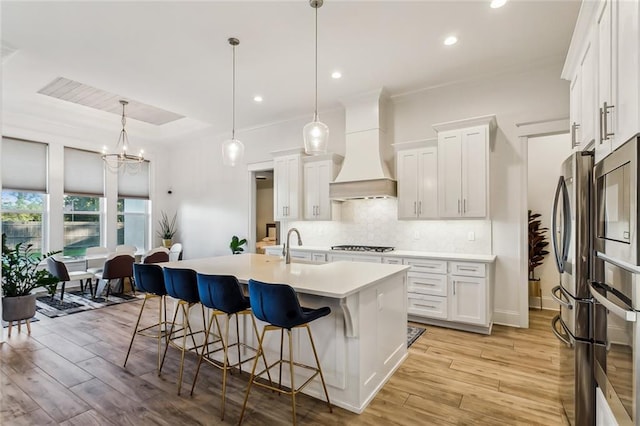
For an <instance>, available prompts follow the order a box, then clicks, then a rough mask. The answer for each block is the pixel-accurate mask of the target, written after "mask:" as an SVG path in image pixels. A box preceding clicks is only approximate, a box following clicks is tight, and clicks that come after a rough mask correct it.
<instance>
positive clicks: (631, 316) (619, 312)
mask: <svg viewBox="0 0 640 426" xmlns="http://www.w3.org/2000/svg"><path fill="white" fill-rule="evenodd" d="M589 291H590V292H591V295H592V296H593V298H594V299H596V302H598V303H600V304H601V305H602V306H604V307H605V308H607V310H608V311H609V312H611V313H612V314H614V315H615V316H617V317H620V318H622V319H623V320H625V321H627V322H636V318H637V315H638V313H637V312H636V311H628V310H626V309H623V308H621V307H620V306H618V305H616V304H615V303H613V302H612V301H610V300H609V299H607V298H606V296H603V295H602V294H600V293H599V292H598V291H597V290H596V287H595V286H594V285H593V284H591V285H590V286H589Z"/></svg>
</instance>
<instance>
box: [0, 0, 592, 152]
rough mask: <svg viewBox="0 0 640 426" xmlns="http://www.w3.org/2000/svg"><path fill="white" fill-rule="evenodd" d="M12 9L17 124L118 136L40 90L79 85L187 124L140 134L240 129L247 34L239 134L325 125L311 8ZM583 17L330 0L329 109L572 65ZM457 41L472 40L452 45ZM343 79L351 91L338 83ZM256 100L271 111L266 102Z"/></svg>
mask: <svg viewBox="0 0 640 426" xmlns="http://www.w3.org/2000/svg"><path fill="white" fill-rule="evenodd" d="M1 7H2V11H1V12H2V27H1V28H2V42H3V45H5V44H6V45H8V46H9V47H10V48H14V49H17V51H16V52H15V53H13V54H12V55H11V56H10V57H8V58H3V111H4V112H3V114H9V113H11V114H17V115H21V116H36V117H42V118H44V119H47V120H49V121H51V120H59V121H63V122H68V123H70V124H74V125H78V123H79V122H81V121H82V122H85V123H87V122H92V121H102V122H105V123H108V126H113V127H115V129H114V132H117V129H118V126H119V118H113V115H112V114H109V113H105V112H102V111H94V110H91V109H90V108H88V107H86V106H82V105H75V104H70V103H68V102H65V101H62V100H59V99H53V98H49V97H47V96H44V95H41V94H38V93H37V92H38V90H40V89H42V88H43V87H44V86H46V85H47V84H49V83H50V82H51V81H52V80H54V79H55V78H57V77H65V78H69V79H72V80H76V81H78V82H80V83H83V84H87V85H89V86H93V87H95V88H98V89H101V90H104V91H107V92H111V93H115V94H118V95H121V96H123V97H124V98H127V99H131V100H135V101H138V102H141V103H145V104H150V105H153V106H156V107H158V108H162V109H164V110H167V111H171V112H174V113H177V114H180V115H184V116H185V117H187V118H184V119H181V120H177V121H176V122H172V123H168V124H165V125H163V126H153V125H150V124H145V123H140V125H135V126H136V129H139V130H141V131H144V132H146V134H147V136H149V135H151V136H154V135H155V136H157V137H158V138H160V139H164V140H171V139H172V138H174V137H176V136H178V135H181V134H185V133H188V132H191V131H195V130H200V129H205V128H208V127H210V126H211V127H212V128H213V131H215V132H225V131H230V127H231V112H230V108H231V47H230V46H229V44H228V42H227V39H228V38H229V37H231V36H233V37H237V38H239V39H240V45H239V46H238V47H237V50H236V55H237V94H236V97H237V101H236V103H237V110H236V111H237V113H236V123H237V124H236V127H237V128H246V127H252V126H257V125H261V124H265V123H269V122H274V121H279V120H283V119H286V118H291V117H294V116H295V117H299V116H308V117H309V119H311V117H312V114H313V93H314V92H313V90H314V82H313V76H314V68H313V66H314V63H313V58H314V56H313V55H314V53H313V40H314V37H313V31H314V28H313V22H314V11H313V9H312V8H311V7H310V6H309V4H308V2H307V1H306V0H296V1H277V2H276V1H253V2H249V1H228V2H211V1H209V2H205V1H200V2H168V1H156V2H144V1H143V2H109V1H105V2H96V1H69V2H57V1H47V2H25V1H19V2H18V1H15V2H12V1H2V4H1ZM579 7H580V2H579V0H571V1H561V0H559V1H541V0H511V1H509V2H508V3H507V5H506V6H504V7H503V8H500V9H491V8H490V7H489V0H486V1H452V0H448V1H410V2H402V1H393V0H389V1H339V0H325V4H324V6H323V7H322V8H320V9H319V15H318V21H319V30H318V31H319V40H318V45H319V53H318V55H319V71H318V72H319V82H318V88H319V104H320V111H322V110H328V109H332V108H336V107H338V106H339V105H340V103H339V99H340V98H342V97H345V96H348V95H352V94H356V93H359V92H365V91H369V90H372V89H375V88H379V87H382V86H384V87H385V88H386V89H387V90H388V92H389V93H390V94H392V95H397V94H402V93H406V92H410V91H414V90H419V89H421V88H427V87H433V86H438V85H443V84H449V83H452V82H455V81H461V80H469V79H474V78H478V77H480V76H484V75H491V74H496V73H500V72H504V71H505V70H519V69H526V68H528V67H535V66H538V65H539V64H541V63H549V62H552V61H562V59H563V58H564V55H565V54H566V51H567V48H568V45H569V41H570V38H571V34H572V31H573V27H574V24H575V21H576V18H577V14H578V10H579ZM450 34H455V35H457V36H458V38H459V40H460V41H459V42H458V44H457V45H455V46H450V47H448V46H444V45H443V43H442V41H443V40H444V38H445V37H446V36H447V35H450ZM4 50H5V49H4V48H3V51H4ZM336 69H339V70H340V71H341V72H342V74H343V78H342V79H340V80H333V79H332V78H331V76H330V74H331V72H332V71H333V70H336ZM558 78H560V76H558ZM256 94H260V95H262V96H263V97H264V102H262V103H261V104H257V103H255V102H254V101H253V96H254V95H256ZM321 117H322V112H321ZM105 119H106V120H105ZM74 121H75V122H74ZM105 128H106V127H105Z"/></svg>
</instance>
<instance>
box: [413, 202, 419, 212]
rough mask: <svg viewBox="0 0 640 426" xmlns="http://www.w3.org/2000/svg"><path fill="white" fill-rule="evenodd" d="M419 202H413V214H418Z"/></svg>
mask: <svg viewBox="0 0 640 426" xmlns="http://www.w3.org/2000/svg"><path fill="white" fill-rule="evenodd" d="M417 204H418V203H416V202H415V201H414V202H413V214H418V209H417V207H416V206H417Z"/></svg>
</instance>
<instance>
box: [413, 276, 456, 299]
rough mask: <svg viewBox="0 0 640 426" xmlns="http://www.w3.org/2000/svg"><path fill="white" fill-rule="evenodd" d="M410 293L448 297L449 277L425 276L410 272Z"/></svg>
mask: <svg viewBox="0 0 640 426" xmlns="http://www.w3.org/2000/svg"><path fill="white" fill-rule="evenodd" d="M407 276H408V278H409V283H408V284H409V285H408V288H407V291H408V292H409V293H417V294H428V295H431V296H441V297H444V296H446V295H447V276H446V275H438V274H425V273H420V272H409V273H408V274H407Z"/></svg>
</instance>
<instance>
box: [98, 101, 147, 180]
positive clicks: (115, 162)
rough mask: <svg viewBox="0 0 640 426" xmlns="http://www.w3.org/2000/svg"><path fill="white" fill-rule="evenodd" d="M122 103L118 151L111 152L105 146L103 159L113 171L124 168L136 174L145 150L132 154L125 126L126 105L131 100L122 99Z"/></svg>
mask: <svg viewBox="0 0 640 426" xmlns="http://www.w3.org/2000/svg"><path fill="white" fill-rule="evenodd" d="M120 104H121V105H122V119H121V120H120V122H121V123H122V130H121V131H120V136H119V137H118V142H117V143H116V151H115V152H113V153H111V154H109V153H108V152H107V147H104V148H103V149H102V159H103V160H104V162H105V164H106V165H107V168H108V169H109V170H110V171H111V172H113V173H116V172H118V171H120V170H122V171H123V172H126V173H130V174H135V173H137V172H138V171H139V170H140V168H141V166H140V165H141V164H142V162H143V161H144V157H143V156H142V154H143V151H142V150H140V152H139V153H138V155H133V154H130V152H131V147H130V145H129V136H128V135H127V130H126V129H125V126H126V124H127V117H126V116H125V107H126V106H127V105H128V104H129V102H127V101H125V100H124V99H121V100H120Z"/></svg>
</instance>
